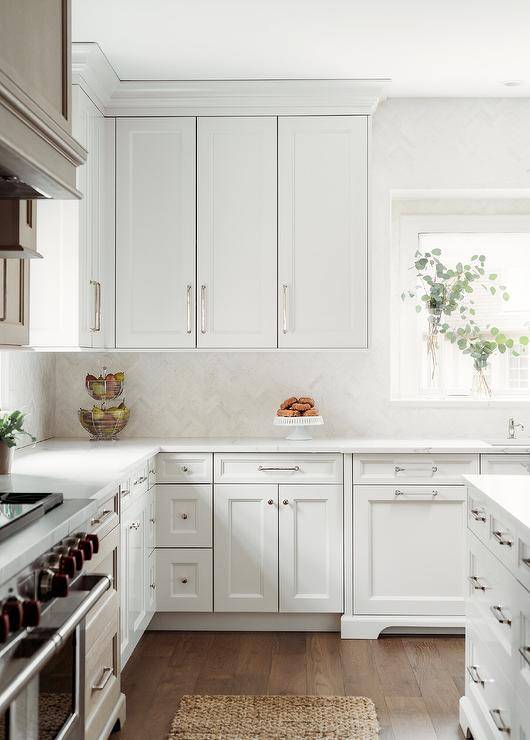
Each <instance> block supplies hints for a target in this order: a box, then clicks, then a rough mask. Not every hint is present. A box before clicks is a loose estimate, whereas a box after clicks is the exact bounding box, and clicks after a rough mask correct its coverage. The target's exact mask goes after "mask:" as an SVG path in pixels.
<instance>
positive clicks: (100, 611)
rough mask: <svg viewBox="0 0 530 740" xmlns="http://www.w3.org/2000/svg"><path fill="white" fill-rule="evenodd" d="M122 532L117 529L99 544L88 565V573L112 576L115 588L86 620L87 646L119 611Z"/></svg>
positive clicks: (91, 611)
mask: <svg viewBox="0 0 530 740" xmlns="http://www.w3.org/2000/svg"><path fill="white" fill-rule="evenodd" d="M119 542H120V530H119V529H118V528H117V527H116V528H115V529H114V530H113V531H112V532H111V533H110V534H108V535H107V536H106V537H104V538H103V540H101V541H100V543H99V552H97V553H96V554H95V555H94V556H93V558H92V560H90V561H89V562H88V563H87V565H86V568H85V570H86V572H87V573H100V574H103V575H109V576H112V579H113V587H112V588H111V589H109V590H108V591H107V592H106V593H105V595H104V596H103V597H102V598H101V599H100V601H99V602H98V603H97V604H96V606H94V607H93V608H92V609H91V610H90V611H89V613H88V615H87V619H86V644H87V645H88V646H90V645H93V644H94V642H95V641H96V639H97V638H98V636H99V635H100V634H101V633H102V632H103V630H104V629H105V627H106V625H107V624H108V623H109V621H110V619H111V617H112V615H113V613H114V612H117V610H118V594H117V592H118V588H119V584H118V552H119V550H118V548H119Z"/></svg>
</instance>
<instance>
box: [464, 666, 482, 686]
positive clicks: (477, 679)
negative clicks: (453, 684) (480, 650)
mask: <svg viewBox="0 0 530 740" xmlns="http://www.w3.org/2000/svg"><path fill="white" fill-rule="evenodd" d="M467 672H468V673H469V677H470V678H471V680H472V681H473V683H479V684H480V685H481V686H484V684H485V683H486V679H485V678H481V676H480V673H479V672H478V665H468V667H467Z"/></svg>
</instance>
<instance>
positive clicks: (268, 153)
mask: <svg viewBox="0 0 530 740" xmlns="http://www.w3.org/2000/svg"><path fill="white" fill-rule="evenodd" d="M197 146H198V155H197V177H198V183H197V195H198V202H197V208H198V217H197V226H198V233H197V243H198V269H197V277H198V282H197V296H198V304H199V327H198V334H197V336H198V346H199V347H276V276H277V272H276V269H277V264H276V238H277V235H276V118H275V117H259V118H244V117H237V118H229V117H228V118H227V117H219V118H207V117H206V118H199V120H198V143H197Z"/></svg>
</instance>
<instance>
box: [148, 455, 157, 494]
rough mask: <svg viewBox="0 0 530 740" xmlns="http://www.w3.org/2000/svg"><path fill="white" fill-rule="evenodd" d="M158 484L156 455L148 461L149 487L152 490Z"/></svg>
mask: <svg viewBox="0 0 530 740" xmlns="http://www.w3.org/2000/svg"><path fill="white" fill-rule="evenodd" d="M155 483H156V455H154V456H153V457H151V458H149V460H148V461H147V485H148V488H152V487H153V486H154V485H155Z"/></svg>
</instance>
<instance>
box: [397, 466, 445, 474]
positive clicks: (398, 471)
mask: <svg viewBox="0 0 530 740" xmlns="http://www.w3.org/2000/svg"><path fill="white" fill-rule="evenodd" d="M406 470H407V468H402V467H400V466H399V465H394V472H395V473H405V472H406ZM414 470H415V471H416V472H418V470H419V471H420V472H421V471H422V470H423V468H414ZM437 472H438V466H437V465H432V466H431V473H437Z"/></svg>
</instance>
